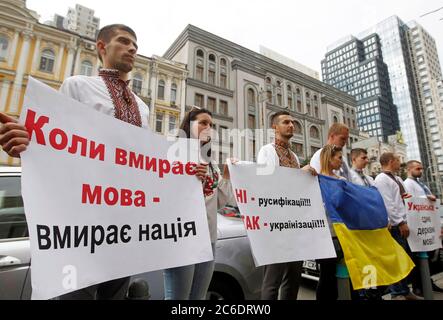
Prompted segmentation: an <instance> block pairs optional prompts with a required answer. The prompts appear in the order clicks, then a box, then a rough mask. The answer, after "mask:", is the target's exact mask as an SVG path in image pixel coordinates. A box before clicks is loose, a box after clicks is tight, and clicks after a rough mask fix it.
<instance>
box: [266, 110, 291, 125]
mask: <svg viewBox="0 0 443 320" xmlns="http://www.w3.org/2000/svg"><path fill="white" fill-rule="evenodd" d="M290 115H291V114H290V113H289V112H288V111H279V112H277V113H276V114H274V115H273V116H272V117H271V125H273V126H276V125H277V122H278V118H279V117H280V116H290Z"/></svg>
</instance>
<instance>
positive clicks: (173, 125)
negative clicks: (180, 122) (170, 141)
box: [169, 115, 177, 132]
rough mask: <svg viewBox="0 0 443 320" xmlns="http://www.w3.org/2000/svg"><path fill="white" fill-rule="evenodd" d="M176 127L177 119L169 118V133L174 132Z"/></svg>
mask: <svg viewBox="0 0 443 320" xmlns="http://www.w3.org/2000/svg"><path fill="white" fill-rule="evenodd" d="M176 126H177V117H176V116H174V115H170V116H169V132H171V131H172V130H174V129H175V128H176Z"/></svg>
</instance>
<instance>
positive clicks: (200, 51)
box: [197, 49, 205, 58]
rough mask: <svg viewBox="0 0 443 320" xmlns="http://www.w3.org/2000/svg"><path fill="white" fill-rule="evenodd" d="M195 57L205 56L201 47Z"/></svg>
mask: <svg viewBox="0 0 443 320" xmlns="http://www.w3.org/2000/svg"><path fill="white" fill-rule="evenodd" d="M197 57H200V58H204V57H205V54H204V53H203V50H201V49H198V50H197Z"/></svg>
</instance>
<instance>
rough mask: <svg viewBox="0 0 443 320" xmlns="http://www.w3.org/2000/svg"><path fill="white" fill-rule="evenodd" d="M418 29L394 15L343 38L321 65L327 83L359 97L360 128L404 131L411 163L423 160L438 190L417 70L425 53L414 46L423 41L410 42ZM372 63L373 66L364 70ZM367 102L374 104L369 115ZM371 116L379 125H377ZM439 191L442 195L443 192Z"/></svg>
mask: <svg viewBox="0 0 443 320" xmlns="http://www.w3.org/2000/svg"><path fill="white" fill-rule="evenodd" d="M414 27H415V28H416V24H411V23H409V25H407V24H405V23H404V22H403V21H402V20H401V19H400V18H399V17H397V16H392V17H390V18H388V19H386V20H384V21H382V22H380V23H378V24H377V25H375V26H374V27H372V28H370V29H368V30H366V31H364V32H362V33H360V34H358V35H357V36H355V37H348V38H345V39H342V40H339V41H338V42H337V43H335V44H334V45H332V46H330V47H329V48H328V52H327V53H326V57H325V59H324V60H323V61H322V72H323V81H325V82H326V83H329V84H331V85H333V86H335V87H336V88H338V89H341V90H343V91H346V92H348V93H351V94H353V95H354V96H355V97H356V99H357V101H358V124H359V127H360V129H362V130H363V131H367V132H369V133H370V134H371V135H372V136H378V137H386V136H387V135H389V134H392V133H393V132H394V131H396V130H398V127H400V130H401V132H402V133H403V138H404V142H405V143H406V144H407V154H408V159H409V160H421V162H422V163H423V164H424V166H425V168H431V169H432V170H431V172H432V174H429V175H428V176H427V180H428V182H429V183H430V184H431V185H433V186H434V188H433V189H434V190H436V189H438V183H436V180H437V181H438V180H440V177H439V173H438V171H439V170H438V169H439V168H438V166H437V165H436V159H438V157H437V158H436V157H435V156H434V153H435V150H434V145H436V144H434V143H433V142H431V137H432V136H431V135H429V134H428V133H429V132H428V131H429V130H430V125H431V123H429V121H428V118H429V117H427V116H426V115H425V114H424V112H425V110H426V109H425V108H424V103H423V101H424V99H422V98H421V97H420V92H421V91H423V90H420V88H421V87H420V83H421V82H420V81H421V80H420V79H421V78H420V77H421V75H420V73H419V72H417V70H420V69H419V68H420V65H419V63H420V61H418V59H419V58H420V55H417V54H416V52H415V51H416V50H415V49H414V47H413V44H414V43H415V42H417V41H418V40H417V39H415V38H411V37H413V36H414V34H413V33H412V32H411V30H412V29H411V28H414ZM412 31H413V30H412ZM413 32H415V31H413ZM414 39H415V40H414ZM414 41H415V42H414ZM434 45H435V43H434ZM359 46H360V47H361V48H362V49H359ZM414 50H415V51H414ZM374 58H375V59H374ZM416 60H417V61H416ZM421 63H423V60H422V62H421ZM368 64H369V65H370V66H371V67H370V68H367V69H365V67H364V66H366V65H368ZM374 65H375V66H377V68H376V67H375V66H374ZM337 66H338V67H337ZM357 66H358V68H356V67H357ZM354 73H356V74H354ZM355 76H357V77H356V78H354V77H355ZM367 77H374V81H371V82H369V81H365V80H364V79H367ZM375 78H376V79H375ZM349 79H351V81H349ZM370 79H371V80H372V78H370ZM375 80H377V81H375ZM373 87H374V88H373ZM374 90H375V91H374ZM365 93H366V94H365ZM379 97H381V98H382V101H380V98H379ZM367 103H369V105H370V106H371V107H370V108H369V110H370V111H369V114H368V112H367V106H366V105H367ZM372 105H376V107H372ZM374 109H375V110H374ZM372 110H374V111H372ZM372 113H374V114H375V116H376V119H378V118H380V121H378V120H377V121H375V122H374V121H373V118H372ZM397 116H398V122H397V120H396V119H397ZM386 118H391V119H390V121H389V120H388V119H386ZM432 139H434V138H432ZM442 153H443V152H442ZM440 189H441V188H440ZM436 191H437V193H438V194H441V190H436Z"/></svg>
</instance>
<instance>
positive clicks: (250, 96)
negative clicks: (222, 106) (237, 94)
mask: <svg viewBox="0 0 443 320" xmlns="http://www.w3.org/2000/svg"><path fill="white" fill-rule="evenodd" d="M255 105H256V104H255V92H254V90H252V89H251V88H249V89H248V107H249V106H251V107H255Z"/></svg>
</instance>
